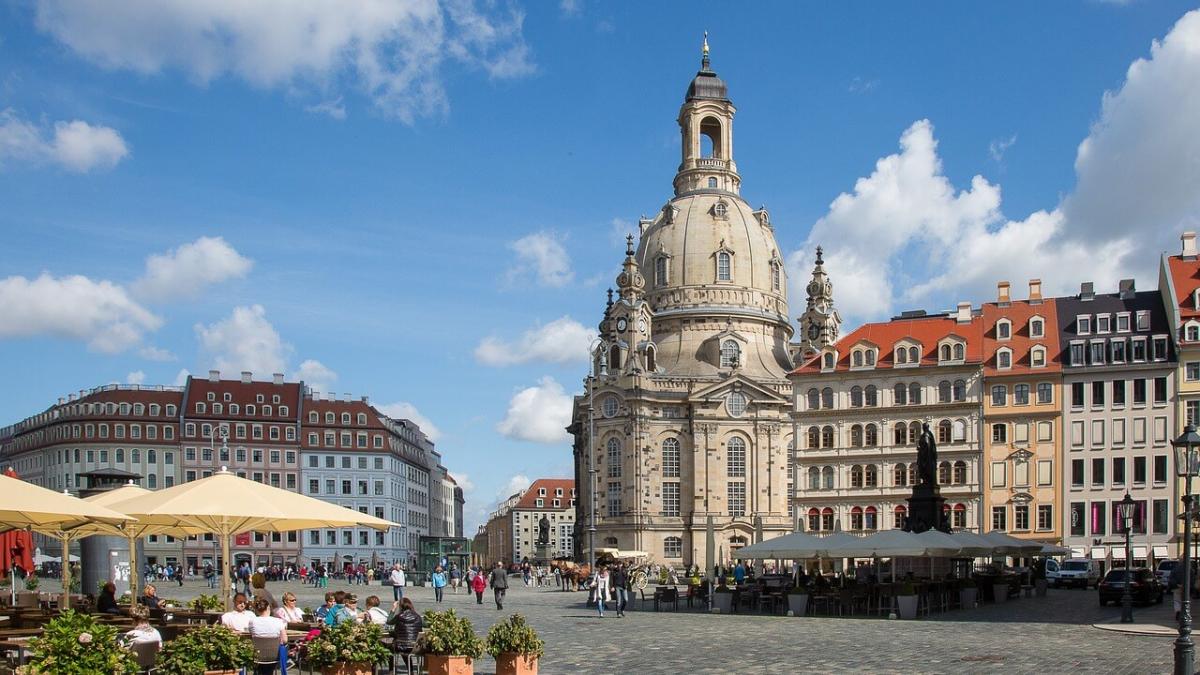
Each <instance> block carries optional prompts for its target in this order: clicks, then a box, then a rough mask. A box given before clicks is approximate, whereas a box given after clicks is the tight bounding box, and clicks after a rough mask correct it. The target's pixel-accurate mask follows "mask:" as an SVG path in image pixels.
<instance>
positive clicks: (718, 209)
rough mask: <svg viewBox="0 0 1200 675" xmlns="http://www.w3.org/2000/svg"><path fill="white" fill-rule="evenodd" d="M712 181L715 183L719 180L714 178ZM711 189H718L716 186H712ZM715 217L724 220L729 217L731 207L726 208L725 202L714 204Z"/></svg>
mask: <svg viewBox="0 0 1200 675" xmlns="http://www.w3.org/2000/svg"><path fill="white" fill-rule="evenodd" d="M711 180H712V181H714V182H715V181H716V180H717V179H716V178H713V179H711ZM711 187H716V185H711ZM713 215H714V216H716V217H717V218H720V219H722V220H724V219H725V218H726V217H728V216H729V207H728V206H725V202H717V203H716V204H713Z"/></svg>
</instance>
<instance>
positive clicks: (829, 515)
mask: <svg viewBox="0 0 1200 675" xmlns="http://www.w3.org/2000/svg"><path fill="white" fill-rule="evenodd" d="M821 529H822V530H824V531H826V532H832V531H833V509H831V508H829V507H828V506H826V507H825V508H823V509H821Z"/></svg>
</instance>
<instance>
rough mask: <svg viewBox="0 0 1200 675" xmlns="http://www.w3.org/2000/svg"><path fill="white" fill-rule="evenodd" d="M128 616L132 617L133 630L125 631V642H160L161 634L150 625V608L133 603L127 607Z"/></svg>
mask: <svg viewBox="0 0 1200 675" xmlns="http://www.w3.org/2000/svg"><path fill="white" fill-rule="evenodd" d="M129 616H131V617H133V622H134V626H133V630H131V631H128V632H126V633H125V637H124V640H125V643H126V644H142V643H147V642H157V643H159V644H162V634H161V633H159V632H158V629H157V628H155V627H154V626H151V625H150V608H148V607H146V606H145V605H134V606H133V607H130V608H129Z"/></svg>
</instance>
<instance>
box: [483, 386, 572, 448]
mask: <svg viewBox="0 0 1200 675" xmlns="http://www.w3.org/2000/svg"><path fill="white" fill-rule="evenodd" d="M570 423H571V395H570V394H568V393H567V392H565V391H564V390H563V388H562V385H560V384H559V383H558V382H557V381H556V380H555V379H554V378H553V377H550V376H546V377H543V378H542V379H541V380H539V381H538V383H537V384H536V385H535V386H532V387H527V388H525V389H522V390H520V391H518V392H517V393H516V394H514V395H513V397H512V399H510V400H509V402H508V413H507V414H506V415H505V416H504V419H503V420H501V422H500V423H499V424H497V425H496V431H498V432H500V434H501V435H503V436H506V437H508V438H511V439H514V440H518V441H533V442H534V443H564V442H566V441H567V440H568V439H569V438H570V437H569V436H568V435H567V431H566V427H567V425H568V424H570Z"/></svg>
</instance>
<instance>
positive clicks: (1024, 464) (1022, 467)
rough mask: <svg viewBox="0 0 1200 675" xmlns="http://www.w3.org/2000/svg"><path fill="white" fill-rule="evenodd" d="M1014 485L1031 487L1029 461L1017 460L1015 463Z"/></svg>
mask: <svg viewBox="0 0 1200 675" xmlns="http://www.w3.org/2000/svg"><path fill="white" fill-rule="evenodd" d="M1013 485H1015V486H1017V487H1029V461H1028V460H1020V459H1018V460H1016V461H1014V462H1013Z"/></svg>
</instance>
